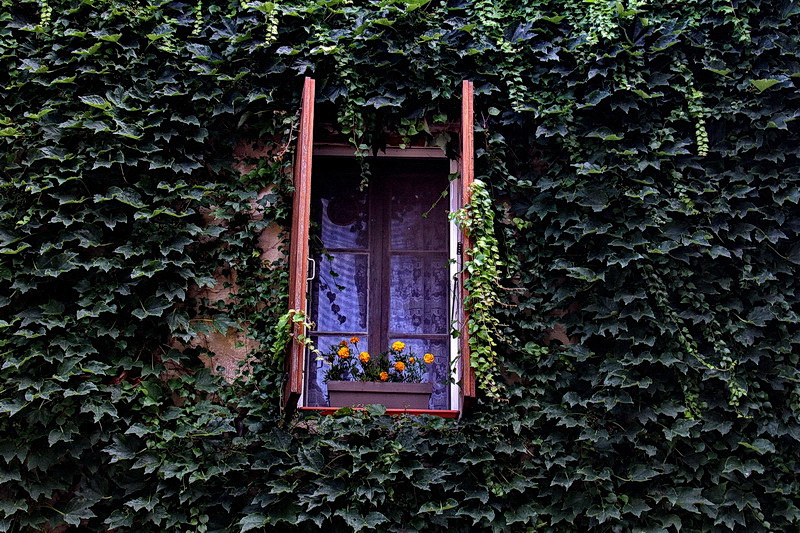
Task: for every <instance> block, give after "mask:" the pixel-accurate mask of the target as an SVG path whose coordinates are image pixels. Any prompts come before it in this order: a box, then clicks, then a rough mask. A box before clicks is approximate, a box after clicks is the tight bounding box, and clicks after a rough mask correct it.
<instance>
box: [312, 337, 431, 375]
mask: <svg viewBox="0 0 800 533" xmlns="http://www.w3.org/2000/svg"><path fill="white" fill-rule="evenodd" d="M359 342H361V339H359V338H358V337H352V338H351V339H350V342H348V341H346V340H342V341H341V342H340V343H339V344H334V345H332V346H331V348H330V350H329V351H328V353H325V354H323V355H322V356H321V358H322V360H323V361H324V362H325V363H326V364H328V365H329V367H328V368H327V369H326V370H325V378H324V381H325V382H326V383H327V382H328V381H391V382H395V383H422V381H423V378H424V377H425V374H426V373H427V371H428V368H427V365H430V364H432V363H433V361H434V357H433V354H430V353H426V354H425V355H424V356H422V357H421V358H420V357H417V356H416V355H415V354H414V353H413V352H411V351H406V345H405V343H404V342H401V341H395V342H393V343H392V347H391V348H390V349H389V350H387V351H385V352H382V353H380V354H378V355H375V356H372V355H370V353H369V352H366V351H362V352H359V350H358V343H359ZM356 354H357V355H356Z"/></svg>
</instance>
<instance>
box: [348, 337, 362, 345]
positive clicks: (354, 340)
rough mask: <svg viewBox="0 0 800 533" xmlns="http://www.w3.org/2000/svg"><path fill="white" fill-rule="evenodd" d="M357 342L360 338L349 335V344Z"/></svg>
mask: <svg viewBox="0 0 800 533" xmlns="http://www.w3.org/2000/svg"><path fill="white" fill-rule="evenodd" d="M357 342H361V339H359V338H358V337H350V344H355V343H357Z"/></svg>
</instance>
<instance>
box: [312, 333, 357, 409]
mask: <svg viewBox="0 0 800 533" xmlns="http://www.w3.org/2000/svg"><path fill="white" fill-rule="evenodd" d="M352 336H354V335H353V334H351V333H343V334H341V335H337V336H333V335H324V336H323V335H318V336H312V337H311V340H312V342H313V343H314V346H316V348H317V349H318V350H319V351H321V352H322V353H324V354H327V353H330V352H331V351H332V350H334V348H332V346H333V347H335V348H338V344H339V342H340V341H343V340H350V337H352ZM358 337H359V338H360V339H361V341H360V342H359V343H358V347H359V348H362V349H363V347H365V346H367V342H368V341H369V339H368V338H367V336H366V335H358ZM349 347H350V349H351V350H352V351H355V347H354V346H353V345H352V344H351V345H349ZM334 351H335V350H334ZM329 368H330V365H329V364H328V363H327V362H326V361H324V360H320V359H317V354H314V353H311V352H310V351H309V352H308V355H306V390H305V395H306V396H305V399H304V401H303V403H304V405H307V406H309V407H328V386H327V385H326V384H325V382H324V379H325V371H326V370H327V369H329Z"/></svg>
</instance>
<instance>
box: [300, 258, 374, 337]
mask: <svg viewBox="0 0 800 533" xmlns="http://www.w3.org/2000/svg"><path fill="white" fill-rule="evenodd" d="M368 264H369V260H368V257H367V255H366V254H352V253H344V252H340V253H331V254H326V255H325V256H323V257H317V270H318V272H317V277H316V279H315V280H314V283H313V284H312V288H311V298H312V303H311V305H312V308H311V318H312V320H314V321H315V322H316V325H317V326H316V327H317V331H321V332H338V331H341V332H354V333H360V334H365V333H366V331H367V299H368V298H367V288H368V282H367V279H368V275H367V274H368V273H367V268H368Z"/></svg>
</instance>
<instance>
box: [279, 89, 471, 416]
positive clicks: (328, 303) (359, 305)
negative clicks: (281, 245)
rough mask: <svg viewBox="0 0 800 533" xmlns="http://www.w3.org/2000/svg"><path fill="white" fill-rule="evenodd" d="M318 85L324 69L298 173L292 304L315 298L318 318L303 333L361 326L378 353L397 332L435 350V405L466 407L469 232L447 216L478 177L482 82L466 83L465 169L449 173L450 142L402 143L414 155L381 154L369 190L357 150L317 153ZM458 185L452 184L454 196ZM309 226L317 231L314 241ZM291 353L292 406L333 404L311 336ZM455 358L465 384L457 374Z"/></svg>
mask: <svg viewBox="0 0 800 533" xmlns="http://www.w3.org/2000/svg"><path fill="white" fill-rule="evenodd" d="M313 95H314V81H313V80H311V79H307V80H306V84H305V87H304V94H303V112H302V115H301V127H300V133H299V139H298V149H297V159H296V161H295V173H294V179H295V189H296V192H295V199H294V211H293V219H292V240H291V243H290V246H291V251H290V267H291V270H290V306H291V308H294V309H303V310H305V311H306V312H307V313H308V314H309V315H310V316H311V317H312V319H313V320H314V321H315V322H316V324H317V326H316V331H314V332H303V331H299V330H298V331H295V333H296V334H300V333H302V334H310V335H312V336H313V337H314V341H315V344H316V345H317V346H318V347H320V348H322V349H327V348H328V346H329V345H331V344H336V343H338V342H339V341H340V340H342V339H346V338H349V337H351V336H358V337H360V338H361V339H362V343H365V344H362V345H360V346H364V345H366V346H367V347H368V351H369V352H370V353H378V352H382V351H385V350H386V349H387V348H388V346H389V344H390V343H391V342H393V341H395V340H401V341H403V342H405V343H406V344H407V345H409V346H410V347H412V349H413V351H414V352H415V353H417V354H420V355H421V354H424V353H433V354H435V356H436V360H435V363H434V364H433V371H432V372H430V373H429V374H432V376H431V377H433V379H432V380H431V381H432V382H433V383H434V392H433V395H432V397H431V406H430V407H431V409H433V410H434V411H435V412H438V413H440V414H445V415H447V414H449V415H452V414H457V413H458V412H460V411H462V410H463V408H464V407H465V406H466V405H467V404H468V403H469V401H470V399H471V398H474V392H475V389H474V377H473V376H472V372H471V369H470V368H469V364H468V358H469V352H468V349H467V343H466V332H465V331H462V332H461V335H460V336H459V338H458V339H457V340H453V339H452V337H451V335H450V330H451V327H452V326H451V325H452V324H455V325H456V327H461V325H463V324H464V323H465V318H466V317H465V315H464V313H463V310H462V309H461V305H460V302H461V300H462V298H463V289H462V287H463V276H464V274H463V273H460V272H459V271H460V268H459V266H460V263H461V260H462V258H461V257H458V256H457V255H456V253H457V250H458V252H459V253H462V254H463V252H464V251H465V250H466V249H467V248H468V246H469V243H468V242H467V241H466V239H465V238H464V236H463V235H461V234H460V233H458V232H457V231H456V230H455V229H454V228H453V227H452V225H451V223H450V222H449V221H448V220H447V211H448V210H451V209H456V208H458V207H459V206H460V205H463V202H465V201H466V186H467V184H468V183H470V182H471V174H472V170H471V168H472V166H471V162H472V128H471V126H472V109H471V107H472V85H471V83H470V82H464V83H463V97H464V102H463V111H462V124H463V125H465V126H466V127H464V128H462V132H461V140H462V154H461V159H460V161H459V167H458V170H459V174H460V177H459V179H457V180H455V181H454V182H452V183H451V182H450V181H449V179H448V175H449V174H450V172H451V162H450V161H449V160H447V159H446V158H444V156H443V155H444V154H443V153H442V154H440V157H434V158H430V157H429V158H425V159H419V158H414V155H415V152H414V150H404V151H400V152H398V154H402V155H403V156H405V157H399V158H392V157H379V158H374V159H373V160H371V161H370V170H371V173H372V177H371V178H370V182H369V186H368V187H367V188H366V189H364V190H363V191H360V190H359V183H360V168H359V166H358V165H357V164H356V161H355V160H354V159H353V158H343V157H328V156H320V155H319V153H317V154H316V156H315V154H314V146H313V138H312V135H313V134H312V128H313V116H314V112H313V99H314V96H313ZM317 152H319V150H318V151H317ZM409 156H411V157H409ZM312 168H313V179H312ZM446 189H449V195H448V196H447V197H445V198H442V197H441V193H442V192H443V191H444V190H446ZM423 213H425V214H426V216H425V217H423ZM312 221H313V222H314V223H315V224H314V227H315V230H313V231H310V228H311V225H312ZM310 233H311V235H309V234H310ZM309 237H313V241H314V242H315V243H317V245H316V246H312V247H311V251H309ZM457 244H458V246H457ZM309 254H310V255H311V257H309ZM451 258H453V259H455V261H453V262H451ZM309 259H311V260H312V261H311V262H309ZM309 264H310V265H311V268H310V269H309V266H308V265H309ZM297 327H298V328H299V327H300V326H297ZM288 363H289V364H288V371H289V379H288V382H287V390H286V394H285V400H286V406H287V411H291V410H293V409H294V407H295V406H296V405H297V403H298V401H300V403H301V406H302V407H308V408H325V407H328V401H327V395H326V390H325V384H324V383H323V376H322V371H323V369H322V366H321V363H320V362H318V361H316V359H315V357H314V356H313V355H311V354H307V353H305V350H304V349H303V346H302V345H300V344H299V343H293V345H292V347H291V353H290V356H289V361H288ZM451 368H455V369H456V376H455V378H456V380H457V382H458V384H457V385H449V384H448V383H447V380H448V377H449V375H450V372H451V370H450V369H451Z"/></svg>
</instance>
